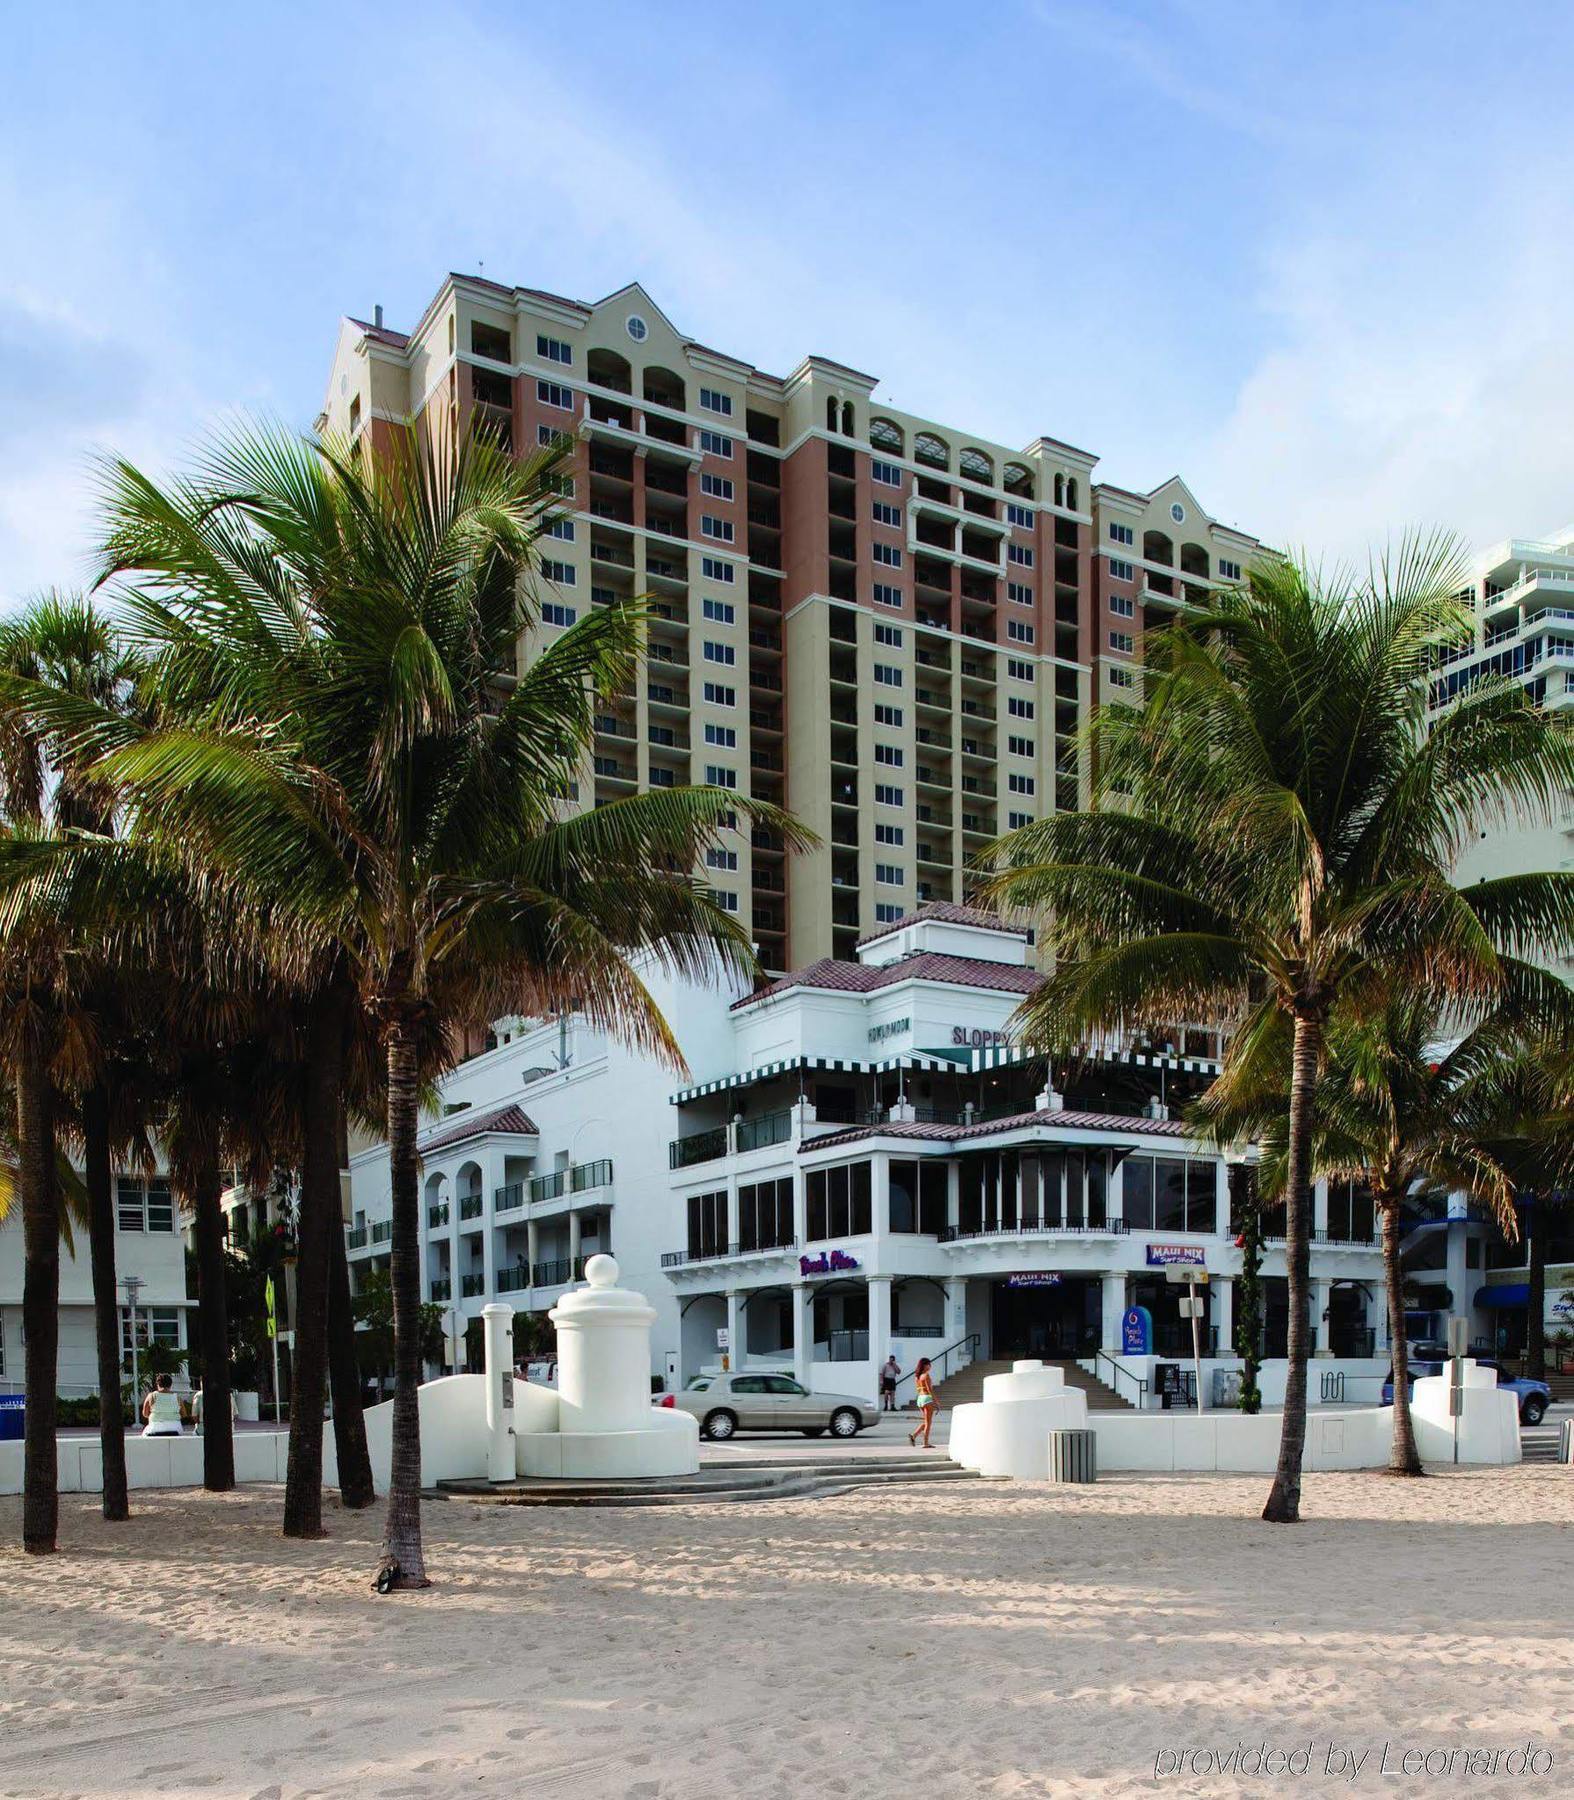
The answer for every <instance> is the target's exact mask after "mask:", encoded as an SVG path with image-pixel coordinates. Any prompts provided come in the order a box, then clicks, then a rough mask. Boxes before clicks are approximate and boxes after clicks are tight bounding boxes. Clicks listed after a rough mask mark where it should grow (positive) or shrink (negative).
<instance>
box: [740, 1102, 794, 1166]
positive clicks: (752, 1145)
mask: <svg viewBox="0 0 1574 1800" xmlns="http://www.w3.org/2000/svg"><path fill="white" fill-rule="evenodd" d="M791 1136H792V1113H791V1111H790V1110H789V1111H787V1112H774V1113H766V1115H765V1116H764V1117H763V1118H760V1119H740V1120H739V1121H738V1152H739V1154H740V1155H742V1153H743V1152H744V1151H745V1150H764V1149H767V1148H768V1147H769V1146H770V1145H772V1144H785V1143H786V1142H787V1140H788V1139H789V1138H790V1137H791Z"/></svg>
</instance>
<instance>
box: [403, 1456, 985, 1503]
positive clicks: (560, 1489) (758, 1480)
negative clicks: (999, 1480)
mask: <svg viewBox="0 0 1574 1800" xmlns="http://www.w3.org/2000/svg"><path fill="white" fill-rule="evenodd" d="M977 1479H978V1476H977V1475H976V1473H975V1472H974V1471H973V1470H971V1469H960V1468H958V1467H957V1465H956V1464H955V1463H954V1462H952V1461H951V1460H950V1459H949V1458H948V1457H947V1456H946V1455H945V1452H944V1451H943V1450H932V1451H930V1452H929V1453H928V1454H927V1455H926V1456H922V1457H920V1456H916V1455H913V1456H856V1457H855V1456H848V1457H840V1458H836V1459H824V1460H818V1461H815V1460H808V1459H805V1460H803V1461H786V1460H784V1459H781V1458H776V1459H772V1460H765V1459H761V1460H759V1461H744V1460H739V1461H737V1462H728V1463H710V1464H708V1465H706V1466H705V1467H703V1468H701V1470H700V1472H699V1474H697V1475H679V1476H675V1477H673V1478H672V1479H670V1480H660V1479H656V1480H645V1481H641V1480H627V1481H534V1480H530V1479H521V1480H518V1481H499V1482H491V1481H480V1480H476V1481H441V1482H439V1483H438V1484H437V1486H436V1487H435V1488H430V1489H427V1490H426V1491H425V1492H424V1493H423V1495H422V1498H423V1499H427V1500H467V1501H469V1502H471V1503H472V1504H474V1505H480V1506H685V1505H693V1504H695V1503H696V1502H703V1503H705V1504H714V1503H716V1502H718V1501H736V1500H791V1499H803V1498H818V1497H820V1496H822V1495H826V1494H845V1493H848V1492H850V1491H852V1490H853V1489H855V1488H869V1487H891V1486H908V1485H922V1484H927V1483H930V1482H936V1481H975V1480H977Z"/></svg>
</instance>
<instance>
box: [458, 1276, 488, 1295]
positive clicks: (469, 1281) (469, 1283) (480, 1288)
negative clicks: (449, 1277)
mask: <svg viewBox="0 0 1574 1800" xmlns="http://www.w3.org/2000/svg"><path fill="white" fill-rule="evenodd" d="M485 1292H486V1274H485V1271H484V1270H478V1271H477V1272H476V1273H475V1274H474V1275H461V1276H460V1278H459V1293H460V1297H461V1298H462V1299H465V1300H473V1299H475V1297H476V1295H477V1294H484V1293H485Z"/></svg>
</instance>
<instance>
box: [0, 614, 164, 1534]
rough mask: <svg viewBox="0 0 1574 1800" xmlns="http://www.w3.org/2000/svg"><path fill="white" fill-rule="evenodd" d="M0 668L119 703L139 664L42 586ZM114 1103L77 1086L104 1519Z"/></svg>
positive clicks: (82, 792) (8, 629) (106, 1022)
mask: <svg viewBox="0 0 1574 1800" xmlns="http://www.w3.org/2000/svg"><path fill="white" fill-rule="evenodd" d="M0 674H3V675H4V676H6V677H20V678H22V680H24V681H26V682H34V681H37V682H46V683H49V684H51V685H53V686H55V687H59V688H62V689H64V690H66V691H68V692H71V693H75V694H79V695H81V696H83V697H84V698H86V699H89V700H90V701H92V702H93V703H95V704H97V705H100V706H105V707H109V708H116V709H124V708H126V707H128V706H129V705H130V704H131V701H132V695H133V690H134V683H135V681H136V679H137V675H138V668H137V665H136V662H135V660H134V659H133V658H132V657H131V656H130V655H129V654H128V652H127V649H126V646H125V645H124V643H123V642H122V641H121V639H120V638H119V635H118V634H117V633H116V631H115V630H114V628H113V626H112V625H111V623H110V621H109V620H108V619H107V618H106V617H105V616H104V615H103V614H102V613H101V612H100V611H98V610H97V609H96V608H95V607H94V606H92V604H91V603H90V602H88V601H86V600H83V599H82V598H81V597H80V596H75V595H64V594H53V593H52V594H46V595H44V596H43V597H42V598H40V599H38V600H35V601H34V602H33V603H32V604H31V605H29V606H28V607H27V608H26V609H24V611H23V612H22V613H21V614H20V615H19V616H17V617H16V618H14V619H11V620H8V621H7V622H6V623H5V624H4V626H3V627H0ZM9 698H10V697H9V696H6V695H0V708H4V710H5V713H6V719H7V723H6V726H5V728H4V729H5V731H6V734H7V736H8V737H9V738H10V740H11V741H12V743H13V744H14V745H15V746H16V747H17V748H18V749H20V750H25V748H26V746H28V745H29V743H30V742H31V743H32V745H33V753H34V755H35V756H36V757H42V758H47V759H48V760H49V761H51V762H52V763H54V764H55V765H56V766H57V768H58V766H59V764H60V760H61V746H60V745H59V744H58V742H56V743H53V744H50V743H39V742H37V740H36V736H35V734H34V733H33V732H32V730H31V727H30V724H29V721H28V719H27V717H26V714H25V709H22V710H18V709H15V708H14V707H12V706H11V705H9V704H8V701H9ZM63 773H64V774H65V776H66V777H67V779H66V780H65V781H64V783H63V784H62V786H61V787H60V788H59V790H58V791H57V794H56V799H55V804H56V810H57V814H58V819H59V823H60V824H61V826H63V827H65V828H68V829H69V828H70V827H72V826H85V827H87V828H89V829H91V830H93V831H95V832H100V833H102V832H104V831H106V830H109V829H111V828H112V820H111V817H110V809H109V807H108V805H107V802H106V798H105V796H104V795H103V794H102V793H94V792H93V791H92V790H91V788H90V787H87V786H84V785H83V784H82V783H81V782H80V780H77V779H73V778H74V777H76V776H78V775H79V774H80V771H74V770H71V769H69V768H68V769H66V770H64V771H63ZM121 973H122V972H121V971H118V970H115V969H112V968H109V967H104V968H101V969H100V971H99V979H98V981H97V983H96V986H97V992H96V993H92V994H89V995H86V996H84V999H85V1004H86V1007H87V1010H88V1011H89V1013H90V1014H93V1015H95V1016H96V1017H97V1019H98V1021H99V1024H100V1031H99V1034H98V1043H99V1045H100V1051H101V1056H103V1057H106V1058H107V1057H109V1056H111V1055H112V1054H113V1052H112V1050H111V1048H110V1045H109V1043H108V1041H107V1040H108V1036H109V1035H110V1032H109V1030H106V1029H105V1028H106V1027H110V1019H109V1017H108V1016H107V1015H110V1014H112V1013H113V1012H114V1010H115V1003H116V998H117V996H116V987H117V981H118V978H119V976H120V974H121ZM115 1112H116V1108H115V1106H114V1103H113V1097H112V1095H111V1092H110V1089H109V1087H108V1085H107V1083H106V1079H105V1074H104V1071H103V1070H100V1071H97V1072H96V1073H95V1076H94V1078H93V1079H91V1080H90V1081H89V1082H88V1083H87V1085H86V1086H85V1087H84V1089H83V1091H82V1093H81V1096H80V1102H79V1119H80V1126H81V1139H82V1149H83V1153H84V1162H85V1171H86V1182H87V1193H88V1246H89V1257H90V1263H91V1271H92V1282H93V1310H94V1322H95V1336H96V1339H97V1352H98V1395H99V1447H100V1451H101V1455H102V1466H103V1476H104V1479H103V1512H104V1517H105V1518H106V1519H109V1520H122V1519H125V1518H128V1517H129V1516H130V1502H129V1497H128V1493H127V1485H126V1438H125V1418H124V1413H123V1410H122V1405H121V1398H120V1358H121V1347H120V1310H119V1304H118V1297H117V1293H116V1274H115V1215H114V1192H113V1177H112V1162H113V1152H114V1148H115V1145H114V1143H113V1141H112V1137H113V1133H114V1128H115V1124H116V1119H115Z"/></svg>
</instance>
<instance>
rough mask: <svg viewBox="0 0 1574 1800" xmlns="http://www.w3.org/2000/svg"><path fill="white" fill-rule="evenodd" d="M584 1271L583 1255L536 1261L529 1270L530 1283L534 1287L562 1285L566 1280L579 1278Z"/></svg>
mask: <svg viewBox="0 0 1574 1800" xmlns="http://www.w3.org/2000/svg"><path fill="white" fill-rule="evenodd" d="M584 1273H585V1259H584V1257H582V1256H575V1257H572V1258H570V1257H566V1256H565V1257H560V1258H559V1259H558V1260H557V1261H556V1262H539V1263H537V1264H536V1266H535V1268H534V1269H533V1270H532V1271H531V1274H532V1283H531V1285H532V1286H534V1287H562V1286H563V1285H564V1284H565V1283H566V1282H570V1281H578V1280H580V1279H581V1278H582V1277H583V1275H584Z"/></svg>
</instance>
